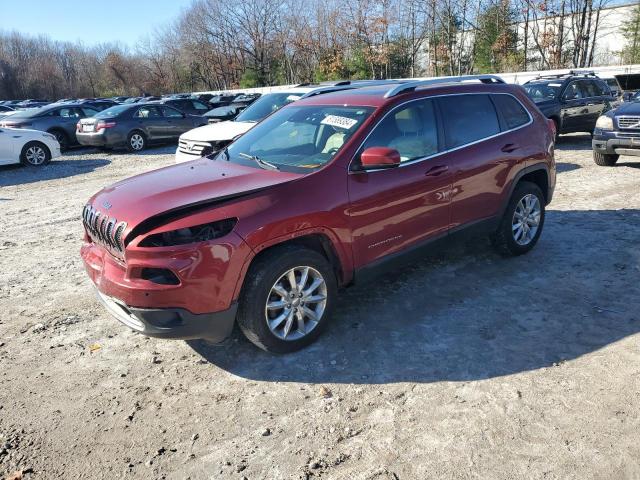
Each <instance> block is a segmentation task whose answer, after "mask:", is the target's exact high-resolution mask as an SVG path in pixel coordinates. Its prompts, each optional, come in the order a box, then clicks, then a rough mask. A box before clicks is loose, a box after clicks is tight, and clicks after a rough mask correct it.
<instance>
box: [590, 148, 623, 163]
mask: <svg viewBox="0 0 640 480" xmlns="http://www.w3.org/2000/svg"><path fill="white" fill-rule="evenodd" d="M618 158H620V155H615V154H607V153H600V152H596V151H595V150H594V151H593V161H594V162H596V165H600V166H601V167H613V166H614V165H615V164H616V162H617V161H618Z"/></svg>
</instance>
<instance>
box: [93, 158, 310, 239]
mask: <svg viewBox="0 0 640 480" xmlns="http://www.w3.org/2000/svg"><path fill="white" fill-rule="evenodd" d="M302 176H304V175H302V174H298V173H287V172H281V171H271V170H263V169H261V168H253V167H247V166H243V165H237V164H233V163H229V162H226V161H220V160H209V159H206V158H202V159H200V160H195V161H191V162H185V163H180V164H177V165H172V166H169V167H165V168H161V169H159V170H154V171H151V172H148V173H143V174H142V175H137V176H135V177H131V178H128V179H126V180H123V181H120V182H118V183H115V184H113V185H111V186H109V187H106V188H104V189H102V190H100V191H99V192H98V193H96V194H95V195H94V196H93V197H92V198H91V200H90V202H89V203H90V204H91V205H92V206H93V208H94V209H95V210H97V211H98V212H100V214H101V215H106V216H108V217H110V218H114V219H116V220H117V221H118V222H122V221H124V222H127V229H126V231H125V236H126V235H128V234H129V233H130V232H131V230H132V229H133V228H135V227H136V226H138V225H139V224H140V223H141V222H143V221H145V220H147V219H149V218H151V217H155V216H157V215H161V214H166V213H170V212H172V211H177V210H181V209H183V208H185V207H189V206H197V205H202V204H207V203H212V202H215V201H219V200H224V199H230V198H235V197H239V196H243V195H247V194H249V193H252V192H255V191H258V190H262V189H265V188H268V187H271V186H274V185H278V184H281V183H285V182H290V181H292V180H295V179H297V178H300V177H302Z"/></svg>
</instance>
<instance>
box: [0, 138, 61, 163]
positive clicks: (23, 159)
mask: <svg viewBox="0 0 640 480" xmlns="http://www.w3.org/2000/svg"><path fill="white" fill-rule="evenodd" d="M59 156H60V144H59V143H58V141H57V140H56V137H54V136H53V135H51V134H50V133H46V132H42V131H40V130H27V129H15V128H0V165H10V164H14V163H21V164H22V165H25V166H29V167H42V166H44V165H46V164H48V163H49V162H50V161H51V159H53V158H57V157H59Z"/></svg>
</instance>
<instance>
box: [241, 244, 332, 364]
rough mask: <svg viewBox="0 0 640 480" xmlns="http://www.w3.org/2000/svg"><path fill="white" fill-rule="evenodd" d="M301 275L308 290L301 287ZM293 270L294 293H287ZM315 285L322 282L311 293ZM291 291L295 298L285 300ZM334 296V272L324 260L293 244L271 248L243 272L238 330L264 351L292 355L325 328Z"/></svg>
mask: <svg viewBox="0 0 640 480" xmlns="http://www.w3.org/2000/svg"><path fill="white" fill-rule="evenodd" d="M305 270H306V271H307V276H306V281H305V282H304V283H303V286H304V287H306V289H305V288H300V282H303V279H302V276H303V274H304V271H305ZM291 271H293V272H294V276H295V283H296V285H297V288H296V289H291V283H290V281H289V280H288V279H289V275H288V273H289V272H291ZM319 280H322V281H323V282H324V283H319V284H318V285H319V286H317V287H316V288H314V289H313V290H311V291H309V290H310V289H311V288H312V287H313V285H314V284H316V283H317V282H318V281H319ZM276 289H277V290H279V292H280V293H276ZM291 290H294V291H293V294H294V295H295V296H294V297H293V298H291V297H290V296H286V294H291V293H292V292H291ZM305 290H307V292H308V295H307V296H303V297H302V298H300V297H298V296H297V295H296V291H303V292H304V291H305ZM337 294H338V286H337V280H336V276H335V273H334V270H333V268H332V266H331V264H330V263H329V262H328V261H327V259H326V258H325V257H324V256H323V255H321V254H320V253H318V252H316V251H315V250H311V249H308V248H305V247H300V246H297V245H288V246H282V247H274V248H273V249H272V250H270V251H267V252H265V253H264V255H263V256H261V257H260V258H258V259H257V260H256V262H255V263H254V264H253V265H252V266H251V268H250V269H249V272H248V273H247V276H246V278H245V281H244V285H243V287H242V293H241V295H240V301H239V305H238V316H237V320H238V325H239V326H240V329H241V330H242V332H243V333H244V335H245V336H246V337H247V338H248V339H249V341H251V342H252V343H253V344H255V345H256V346H258V347H260V348H262V349H263V350H266V351H267V352H271V353H289V352H294V351H296V350H300V349H301V348H304V347H306V346H307V345H309V344H310V343H312V342H313V341H314V340H316V338H318V336H319V335H320V334H321V333H322V331H323V330H324V329H325V328H326V326H327V323H328V321H329V318H330V316H331V312H332V310H333V305H334V303H335V300H336V297H337ZM323 296H324V300H323V299H322V297H323ZM304 299H307V302H306V303H305V302H304ZM309 299H313V300H314V301H309ZM267 304H269V305H270V307H271V308H268V306H267ZM309 311H311V312H312V313H313V316H312V315H310V314H309V313H308V312H309ZM300 315H302V324H301V323H300V320H299V316H300ZM314 316H315V318H317V322H316V321H314V320H313V317H314ZM302 325H303V326H302ZM287 326H288V327H289V330H288V331H287ZM301 328H302V329H303V330H301Z"/></svg>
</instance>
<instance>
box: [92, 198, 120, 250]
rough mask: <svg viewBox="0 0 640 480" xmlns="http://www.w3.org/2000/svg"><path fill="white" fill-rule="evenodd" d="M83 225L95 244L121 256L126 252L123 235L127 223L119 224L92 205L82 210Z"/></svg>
mask: <svg viewBox="0 0 640 480" xmlns="http://www.w3.org/2000/svg"><path fill="white" fill-rule="evenodd" d="M82 223H83V224H84V228H85V229H86V231H87V233H89V235H90V236H91V238H92V239H93V241H94V242H96V243H98V244H100V245H102V246H103V247H105V248H106V249H107V250H111V251H116V252H118V253H120V254H122V253H123V252H124V238H123V234H124V231H125V229H126V228H127V224H126V223H125V222H118V220H116V219H115V218H113V217H109V216H107V215H105V214H104V213H101V212H99V211H98V210H96V209H95V208H93V207H92V206H91V205H85V206H84V208H83V209H82Z"/></svg>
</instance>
